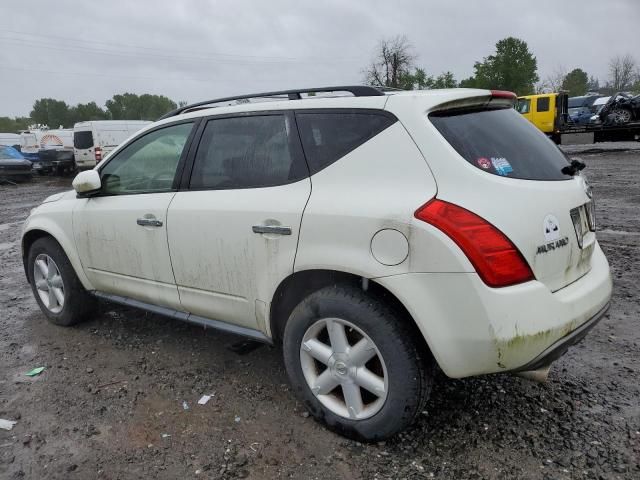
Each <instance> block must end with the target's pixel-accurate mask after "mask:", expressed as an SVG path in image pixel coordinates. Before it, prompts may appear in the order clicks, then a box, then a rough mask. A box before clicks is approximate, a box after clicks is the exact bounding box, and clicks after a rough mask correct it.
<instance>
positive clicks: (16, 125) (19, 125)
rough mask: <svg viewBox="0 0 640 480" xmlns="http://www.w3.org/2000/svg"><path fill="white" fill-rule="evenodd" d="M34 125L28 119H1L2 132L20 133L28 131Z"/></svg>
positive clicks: (0, 127)
mask: <svg viewBox="0 0 640 480" xmlns="http://www.w3.org/2000/svg"><path fill="white" fill-rule="evenodd" d="M31 123H33V122H32V121H31V119H30V118H28V117H15V118H9V117H0V132H4V133H18V132H19V131H20V130H26V129H27V128H28V127H29V125H30V124H31Z"/></svg>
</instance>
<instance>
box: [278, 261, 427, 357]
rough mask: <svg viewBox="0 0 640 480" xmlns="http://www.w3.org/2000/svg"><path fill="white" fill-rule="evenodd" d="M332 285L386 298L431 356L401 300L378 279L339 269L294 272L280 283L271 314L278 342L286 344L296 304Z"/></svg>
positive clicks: (386, 301) (424, 340)
mask: <svg viewBox="0 0 640 480" xmlns="http://www.w3.org/2000/svg"><path fill="white" fill-rule="evenodd" d="M330 285H352V286H356V287H358V288H360V289H361V290H363V291H365V292H366V293H367V294H368V295H372V296H374V297H376V298H379V299H382V300H383V301H384V302H385V303H386V304H388V305H389V306H390V307H391V308H392V309H393V310H394V311H396V312H397V313H398V314H399V315H400V317H401V318H402V319H403V320H404V321H405V322H407V325H408V326H409V327H410V328H411V330H412V333H414V334H415V337H414V338H418V339H419V341H420V345H421V347H423V349H424V351H425V352H428V354H429V356H431V349H430V348H429V345H428V343H427V341H426V339H425V338H424V336H423V335H422V333H421V332H420V329H419V328H418V325H417V324H416V322H415V320H414V319H413V317H412V316H411V314H410V313H409V311H408V310H407V308H406V307H405V306H404V304H403V303H402V302H401V301H400V300H399V299H398V297H396V296H395V295H394V294H393V293H392V292H391V291H389V290H388V289H387V288H385V287H384V286H382V285H381V284H379V283H377V282H376V281H375V280H371V279H368V278H365V277H362V276H359V275H356V274H353V273H349V272H344V271H338V270H322V269H313V270H303V271H299V272H294V273H292V274H291V275H289V276H288V277H286V278H285V279H284V280H282V281H281V282H280V284H279V285H278V287H277V288H276V291H275V293H274V295H273V298H272V301H271V306H270V311H269V327H270V331H271V337H272V338H273V340H274V342H275V343H281V342H282V337H283V333H284V327H285V325H286V323H287V320H288V319H289V315H290V314H291V312H292V311H293V309H294V308H295V307H296V305H298V304H299V303H300V302H301V301H302V300H303V299H304V298H305V297H306V296H308V295H310V294H311V293H313V292H315V291H317V290H320V289H321V288H324V287H328V286H330Z"/></svg>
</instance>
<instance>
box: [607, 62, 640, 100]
mask: <svg viewBox="0 0 640 480" xmlns="http://www.w3.org/2000/svg"><path fill="white" fill-rule="evenodd" d="M637 68H638V65H637V63H636V61H635V59H634V58H633V57H632V56H631V55H624V56H622V57H621V56H619V55H618V56H616V57H613V58H612V59H611V61H610V62H609V86H610V87H611V88H612V89H613V90H614V91H616V92H619V91H623V90H628V89H629V88H631V86H632V85H633V82H634V80H635V79H636V75H637Z"/></svg>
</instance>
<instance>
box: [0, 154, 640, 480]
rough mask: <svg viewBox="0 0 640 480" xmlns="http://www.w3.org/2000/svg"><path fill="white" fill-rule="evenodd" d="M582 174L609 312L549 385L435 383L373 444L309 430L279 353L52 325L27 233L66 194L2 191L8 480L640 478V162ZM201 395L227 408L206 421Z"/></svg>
mask: <svg viewBox="0 0 640 480" xmlns="http://www.w3.org/2000/svg"><path fill="white" fill-rule="evenodd" d="M580 158H581V159H582V160H583V161H585V162H586V163H587V165H588V168H587V170H586V172H587V174H588V176H589V178H590V181H591V183H592V184H593V186H594V190H595V195H596V199H597V213H598V221H599V228H600V230H601V231H600V232H599V233H598V237H599V239H600V242H601V244H602V246H603V248H604V250H605V252H606V254H607V256H608V258H609V261H610V263H611V267H612V271H613V277H614V282H615V290H614V298H613V303H612V307H611V309H610V310H609V313H608V314H607V315H606V317H605V318H604V319H603V321H602V322H601V323H600V324H599V325H598V326H597V327H596V328H595V329H594V330H593V331H592V333H591V334H590V335H589V336H588V337H587V339H586V340H585V341H584V342H582V343H581V344H580V345H578V346H576V347H574V348H573V349H571V350H570V351H569V352H568V353H567V355H565V356H564V357H563V358H561V359H560V360H559V361H557V362H556V363H555V364H554V366H553V367H552V370H551V375H550V379H549V381H548V383H546V384H544V385H540V384H535V383H530V382H528V381H526V380H523V379H519V378H515V377H511V376H505V375H503V376H497V375H496V376H489V377H482V378H475V379H466V380H450V379H447V378H445V377H444V376H443V375H439V378H438V381H437V385H436V387H435V389H434V392H433V396H432V399H431V400H430V402H429V404H428V407H427V410H426V411H425V412H423V415H422V416H421V418H420V420H419V421H418V423H417V424H416V425H415V427H414V428H412V429H411V430H409V431H408V432H406V433H404V434H402V435H400V436H398V437H397V438H394V439H393V440H391V441H388V442H386V443H381V444H374V445H363V444H360V443H356V442H352V441H348V440H345V439H343V438H341V437H338V436H336V435H334V434H332V433H330V432H328V431H326V430H325V429H323V428H322V427H321V426H320V425H318V424H316V423H315V422H314V421H313V420H312V419H311V418H310V417H308V415H307V414H306V413H305V412H304V410H303V409H302V407H301V405H299V404H298V403H297V402H296V400H295V399H294V398H293V396H292V395H291V392H290V391H289V390H290V387H289V385H288V383H287V378H286V375H285V372H284V368H283V365H282V362H281V358H280V357H281V354H280V351H279V350H278V349H277V348H270V347H262V348H259V349H256V350H252V351H249V352H246V351H244V352H240V353H237V352H234V351H233V350H232V348H231V347H232V346H233V345H234V344H236V342H238V339H237V338H235V337H232V336H229V335H226V334H220V333H218V332H214V331H210V330H208V331H204V330H202V329H201V328H197V327H194V326H190V325H186V324H181V323H179V322H176V321H172V320H168V319H165V318H162V317H159V316H156V315H151V314H146V313H141V312H139V311H135V310H130V309H125V308H121V307H115V306H112V305H106V304H105V305H104V306H103V309H102V311H103V313H101V314H100V315H98V316H96V317H95V318H93V319H92V320H91V321H89V322H87V323H84V324H82V325H80V326H78V327H76V328H69V329H63V328H59V327H55V326H53V325H50V324H48V323H47V322H46V321H45V320H44V317H43V316H42V315H41V313H40V312H39V310H38V308H37V306H36V303H35V301H34V300H33V298H32V296H31V291H30V289H29V287H28V285H27V282H26V280H25V278H24V273H23V271H22V264H21V259H20V247H19V234H20V233H19V231H20V224H21V222H22V221H23V220H24V218H25V217H26V216H27V214H28V212H29V210H30V208H32V207H34V206H35V205H36V204H37V203H38V202H39V201H41V200H42V199H43V198H44V197H45V196H47V195H50V194H52V193H55V192H58V191H61V190H65V189H67V188H69V184H70V179H42V178H38V179H36V180H35V181H33V182H31V183H28V184H22V185H19V186H17V187H9V186H0V200H1V202H0V204H1V205H2V209H1V210H0V262H1V263H0V265H1V269H0V326H1V328H0V418H4V419H11V420H17V424H16V425H15V427H14V428H13V430H11V431H5V430H0V478H2V479H13V478H29V479H41V478H60V479H73V478H78V479H92V478H104V479H133V478H162V479H175V478H225V479H226V478H255V479H258V478H269V479H270V478H305V479H306V478H319V479H320V478H321V479H327V478H354V479H372V478H407V479H409V478H441V479H461V478H466V479H471V478H488V479H513V478H523V479H583V478H585V479H586V478H589V479H592V478H595V479H638V478H640V386H639V378H640V356H639V355H638V351H639V343H640V329H639V328H638V324H637V319H638V314H639V313H640V302H639V294H638V287H637V285H638V283H639V282H640V216H639V215H638V213H637V212H638V209H639V207H640V188H639V187H638V185H640V152H638V151H631V152H613V153H605V154H603V153H600V154H581V155H580ZM37 366H45V367H46V369H45V370H44V372H43V373H41V374H40V375H38V376H35V377H27V376H25V372H27V371H29V370H30V369H31V368H33V367H37ZM202 394H214V396H213V397H212V399H211V400H210V401H209V402H208V403H207V404H206V405H198V404H197V400H198V399H199V398H200V396H201V395H202ZM184 402H186V407H185V403H184Z"/></svg>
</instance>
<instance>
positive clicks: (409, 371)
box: [283, 286, 433, 441]
mask: <svg viewBox="0 0 640 480" xmlns="http://www.w3.org/2000/svg"><path fill="white" fill-rule="evenodd" d="M406 321H407V319H404V318H402V317H401V316H400V315H399V314H397V313H396V312H394V311H393V310H392V309H390V308H389V307H388V306H387V305H385V304H384V303H383V302H381V301H380V300H379V299H377V298H375V297H372V296H369V295H368V294H366V293H364V292H362V291H361V290H359V289H357V288H355V287H350V286H333V287H327V288H324V289H322V290H319V291H317V292H315V293H313V294H311V295H310V296H308V297H307V298H306V299H305V300H303V301H302V302H301V303H300V304H299V305H298V306H297V307H296V308H295V309H294V311H293V312H292V314H291V316H290V318H289V320H288V322H287V325H286V327H285V332H284V342H283V348H284V358H285V366H286V368H287V373H288V374H289V378H290V380H291V383H292V384H293V387H294V389H295V391H296V393H297V395H298V396H299V398H300V399H301V400H302V401H303V402H304V404H305V406H306V407H307V409H308V410H309V411H310V412H311V414H312V415H313V416H314V417H315V418H316V419H317V420H319V421H321V422H324V423H325V424H326V425H327V426H328V427H329V428H330V429H332V430H334V431H336V432H337V433H340V434H341V435H344V436H346V437H349V438H353V439H357V440H364V441H376V440H382V439H385V438H388V437H390V436H392V435H394V434H396V433H398V432H399V431H401V430H403V429H405V428H406V427H408V426H409V425H410V424H411V423H412V422H413V421H414V420H415V418H416V416H417V415H418V414H419V413H420V412H421V411H422V409H423V407H424V404H425V402H426V400H427V398H428V395H429V392H430V390H431V385H432V377H433V375H432V368H431V367H432V362H431V361H430V360H428V358H429V359H430V356H429V355H428V353H427V352H425V351H424V349H423V345H422V342H418V341H415V340H414V339H415V334H414V333H413V331H412V329H411V328H410V327H409V325H407V323H406Z"/></svg>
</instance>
